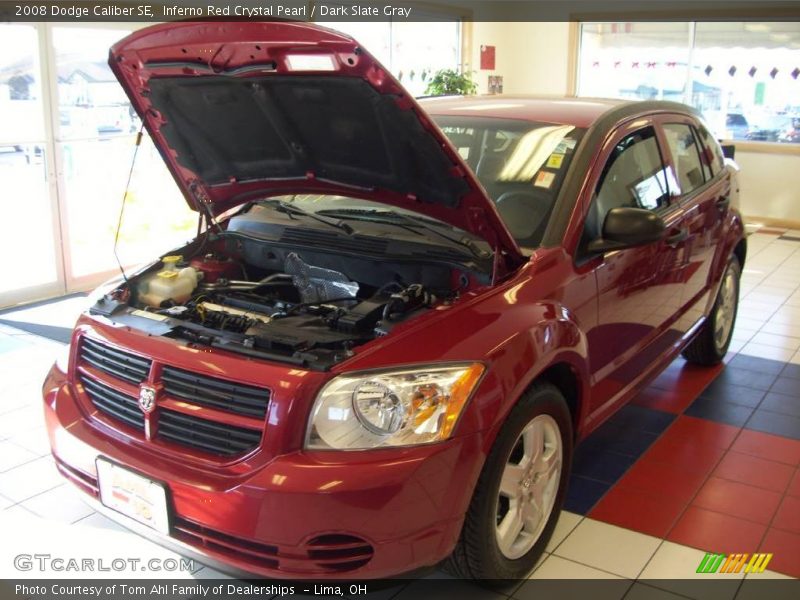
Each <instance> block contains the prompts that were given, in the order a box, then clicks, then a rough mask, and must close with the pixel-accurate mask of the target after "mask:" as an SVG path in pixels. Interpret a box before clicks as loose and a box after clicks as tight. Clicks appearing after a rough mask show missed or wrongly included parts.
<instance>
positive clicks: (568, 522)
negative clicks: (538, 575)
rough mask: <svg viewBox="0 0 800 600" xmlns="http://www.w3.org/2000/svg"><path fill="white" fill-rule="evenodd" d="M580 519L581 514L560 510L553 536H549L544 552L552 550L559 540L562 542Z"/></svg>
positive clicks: (581, 517) (581, 518)
mask: <svg viewBox="0 0 800 600" xmlns="http://www.w3.org/2000/svg"><path fill="white" fill-rule="evenodd" d="M582 520H583V516H582V515H576V514H575V513H572V512H569V511H567V510H562V511H561V514H560V515H559V517H558V523H556V528H555V530H554V531H553V537H551V538H550V542H549V543H548V544H547V547H546V548H545V552H552V551H553V550H555V548H556V547H557V546H558V545H559V544H560V543H561V542H563V541H564V540H565V539H566V537H567V536H568V535H569V534H570V533H572V530H573V529H575V527H577V525H578V523H580V522H581V521H582Z"/></svg>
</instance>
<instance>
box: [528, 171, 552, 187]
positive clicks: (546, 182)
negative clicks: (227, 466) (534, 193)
mask: <svg viewBox="0 0 800 600" xmlns="http://www.w3.org/2000/svg"><path fill="white" fill-rule="evenodd" d="M555 178H556V174H555V173H551V172H550V171H539V174H538V175H537V176H536V180H535V181H534V182H533V185H535V186H536V187H540V188H546V189H550V187H551V186H552V185H553V181H555Z"/></svg>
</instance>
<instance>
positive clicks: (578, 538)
mask: <svg viewBox="0 0 800 600" xmlns="http://www.w3.org/2000/svg"><path fill="white" fill-rule="evenodd" d="M660 543H661V540H660V539H658V538H654V537H652V536H649V535H644V534H642V533H636V532H635V531H630V530H628V529H623V528H621V527H616V526H614V525H608V524H606V523H601V522H599V521H595V520H594V519H588V518H587V519H584V520H583V521H581V522H580V523H579V524H578V526H577V527H576V528H575V530H574V531H573V532H572V533H570V534H569V536H567V539H566V540H564V541H563V542H562V543H561V545H560V546H559V547H558V549H557V550H556V552H555V553H556V554H557V555H558V556H561V557H562V558H566V559H569V560H573V561H576V562H580V563H582V564H585V565H589V566H592V567H595V568H597V569H600V570H603V571H607V572H609V573H615V574H617V575H620V576H621V577H627V578H628V579H634V578H636V577H637V576H638V575H639V573H640V572H641V571H642V569H643V568H644V566H645V565H646V564H647V562H648V561H649V560H650V557H651V556H652V555H653V553H654V552H655V551H656V549H657V548H658V546H659V544H660Z"/></svg>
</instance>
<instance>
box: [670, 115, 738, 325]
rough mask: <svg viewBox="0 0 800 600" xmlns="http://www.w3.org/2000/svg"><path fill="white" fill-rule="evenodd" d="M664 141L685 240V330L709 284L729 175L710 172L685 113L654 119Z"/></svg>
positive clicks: (710, 162) (700, 309) (701, 308)
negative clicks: (662, 133)
mask: <svg viewBox="0 0 800 600" xmlns="http://www.w3.org/2000/svg"><path fill="white" fill-rule="evenodd" d="M659 121H660V125H661V127H662V129H663V132H664V139H665V141H666V152H665V160H666V161H668V162H669V165H668V168H670V169H672V170H673V172H674V177H673V178H672V179H673V181H675V183H676V184H675V185H672V186H670V197H671V198H670V201H671V202H672V203H679V204H680V206H681V209H682V210H683V221H684V226H685V228H686V230H687V233H688V238H687V239H686V242H685V256H686V266H685V268H684V270H683V273H682V277H683V280H684V288H683V299H682V307H681V312H682V313H683V316H682V325H681V328H682V329H683V330H686V331H688V330H689V329H690V328H691V327H692V325H694V324H695V323H697V321H698V320H699V319H700V318H702V316H703V314H704V313H705V311H706V307H707V305H708V302H709V297H710V294H711V291H712V288H713V282H712V281H711V274H712V272H713V265H714V259H715V255H716V251H717V248H719V247H720V244H719V243H720V241H721V238H722V233H723V232H722V229H723V223H724V219H725V215H726V214H727V211H728V208H729V205H730V197H731V184H730V179H729V178H727V177H725V176H724V175H721V174H720V173H719V171H720V169H719V167H718V166H717V175H718V176H716V177H715V174H714V172H713V170H712V169H713V168H714V167H715V164H714V155H713V154H712V152H711V150H710V149H708V148H706V147H705V146H704V145H703V142H702V140H701V136H700V135H699V133H698V129H697V127H698V124H697V123H696V122H695V121H694V120H693V119H692V118H691V117H689V116H683V115H665V116H662V117H660V118H659Z"/></svg>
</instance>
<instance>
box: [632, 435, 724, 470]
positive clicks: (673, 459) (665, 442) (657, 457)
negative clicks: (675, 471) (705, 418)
mask: <svg viewBox="0 0 800 600" xmlns="http://www.w3.org/2000/svg"><path fill="white" fill-rule="evenodd" d="M724 454H725V449H724V448H720V447H718V446H717V445H715V444H713V443H709V442H706V441H703V440H702V439H699V438H687V437H683V436H681V435H677V434H670V430H667V432H666V433H665V434H664V435H662V436H661V437H660V438H659V439H658V440H656V442H655V443H654V444H653V445H652V446H651V447H650V449H649V450H648V451H647V453H645V455H644V458H647V459H648V460H654V461H657V462H661V463H666V464H670V465H674V466H680V467H684V468H686V469H692V470H695V471H703V472H705V473H710V472H711V470H712V469H713V468H714V467H715V466H716V464H717V463H718V462H719V460H720V459H721V458H722V456H723V455H724Z"/></svg>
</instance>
